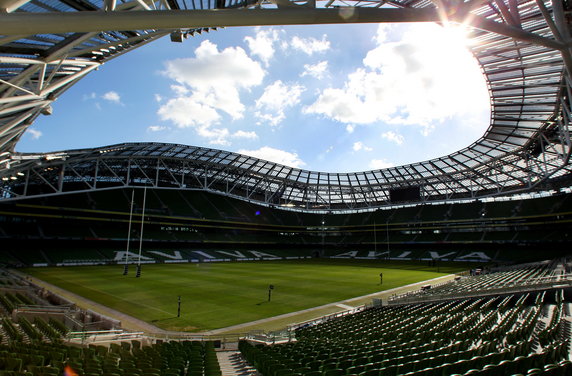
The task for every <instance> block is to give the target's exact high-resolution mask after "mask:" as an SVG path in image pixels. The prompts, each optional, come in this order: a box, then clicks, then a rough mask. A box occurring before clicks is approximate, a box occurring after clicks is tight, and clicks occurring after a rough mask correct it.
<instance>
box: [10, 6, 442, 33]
mask: <svg viewBox="0 0 572 376" xmlns="http://www.w3.org/2000/svg"><path fill="white" fill-rule="evenodd" d="M438 21H439V17H438V15H437V12H436V11H435V10H433V9H410V8H403V9H385V8H384V9H379V8H353V7H348V8H336V9H307V8H303V9H298V8H288V9H224V10H220V9H209V10H157V11H128V12H60V13H10V14H0V34H1V35H16V34H26V35H35V34H62V33H72V32H76V33H77V32H99V31H111V30H149V29H181V28H182V29H186V28H199V27H227V26H261V25H309V24H337V23H377V22H438Z"/></svg>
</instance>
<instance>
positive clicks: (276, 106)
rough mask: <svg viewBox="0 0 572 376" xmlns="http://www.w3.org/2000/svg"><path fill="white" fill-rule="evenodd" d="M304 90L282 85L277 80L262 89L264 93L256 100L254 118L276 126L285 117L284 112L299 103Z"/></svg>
mask: <svg viewBox="0 0 572 376" xmlns="http://www.w3.org/2000/svg"><path fill="white" fill-rule="evenodd" d="M302 92H304V88H303V87H302V86H300V85H297V84H291V85H288V84H284V83H283V82H282V81H280V80H277V81H274V82H273V83H272V84H270V85H268V86H266V88H264V93H262V95H261V96H260V98H258V99H257V100H256V106H255V107H256V109H257V111H256V112H255V116H256V117H257V118H259V119H260V120H263V121H266V122H268V123H269V124H270V125H272V126H275V125H278V124H279V123H280V122H281V121H282V120H284V118H285V117H286V115H285V114H284V111H285V110H286V109H287V108H288V107H293V106H295V105H296V104H298V103H300V95H301V94H302Z"/></svg>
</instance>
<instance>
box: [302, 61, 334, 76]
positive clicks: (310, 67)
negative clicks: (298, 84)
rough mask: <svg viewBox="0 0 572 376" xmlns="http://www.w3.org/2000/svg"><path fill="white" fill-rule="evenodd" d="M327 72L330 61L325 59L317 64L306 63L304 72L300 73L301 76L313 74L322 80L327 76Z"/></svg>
mask: <svg viewBox="0 0 572 376" xmlns="http://www.w3.org/2000/svg"><path fill="white" fill-rule="evenodd" d="M327 73H328V61H327V60H324V61H320V62H319V63H316V64H304V72H302V74H300V77H304V76H312V77H314V78H317V79H318V80H321V79H322V78H324V77H325V76H326V74H327Z"/></svg>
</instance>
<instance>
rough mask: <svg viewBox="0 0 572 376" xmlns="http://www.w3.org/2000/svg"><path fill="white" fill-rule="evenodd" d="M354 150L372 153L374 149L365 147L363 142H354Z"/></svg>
mask: <svg viewBox="0 0 572 376" xmlns="http://www.w3.org/2000/svg"><path fill="white" fill-rule="evenodd" d="M352 148H353V149H354V151H360V150H363V151H372V150H373V149H372V148H370V147H368V146H366V145H364V143H363V142H361V141H357V142H354V144H353V147H352Z"/></svg>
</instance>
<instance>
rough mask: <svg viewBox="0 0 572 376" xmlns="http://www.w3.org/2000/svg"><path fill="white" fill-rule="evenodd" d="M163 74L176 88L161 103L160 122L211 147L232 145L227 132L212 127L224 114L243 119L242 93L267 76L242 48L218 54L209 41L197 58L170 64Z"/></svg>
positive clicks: (239, 134) (200, 47)
mask: <svg viewBox="0 0 572 376" xmlns="http://www.w3.org/2000/svg"><path fill="white" fill-rule="evenodd" d="M163 74H164V75H165V76H167V77H169V78H170V79H172V80H174V81H175V82H176V84H173V85H171V90H172V91H173V95H174V97H173V98H171V99H169V100H167V101H162V102H161V106H160V108H159V110H158V111H157V114H158V115H159V118H160V119H161V120H164V121H165V120H168V121H171V122H173V124H175V125H176V126H177V127H179V128H186V127H192V128H193V129H194V130H195V131H196V132H197V134H198V135H199V136H201V137H205V138H207V139H208V142H209V143H211V144H215V145H230V142H229V141H228V138H229V137H231V133H230V131H229V130H228V129H226V128H222V129H215V128H211V127H213V126H214V125H216V124H219V123H220V121H221V119H222V114H221V111H222V112H225V113H226V114H228V115H229V116H230V117H231V118H232V119H233V120H235V119H240V118H242V117H243V113H244V110H245V106H244V105H243V104H242V102H241V100H240V92H241V91H243V90H247V91H248V90H250V88H252V87H254V86H257V85H260V84H261V83H262V79H263V78H264V75H265V72H264V70H263V69H262V67H261V66H260V63H258V62H256V61H254V60H252V59H251V58H250V57H248V56H247V54H246V52H245V51H244V50H243V49H242V48H240V47H228V48H225V49H224V50H222V51H219V50H218V47H217V46H216V45H215V44H213V43H212V42H210V41H208V40H206V41H203V42H202V43H201V44H200V46H199V47H197V48H196V49H195V57H191V58H182V59H174V60H170V61H168V62H167V63H166V70H165V71H164V72H163ZM237 137H238V138H240V137H243V138H244V137H246V135H244V134H241V133H238V136H237Z"/></svg>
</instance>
